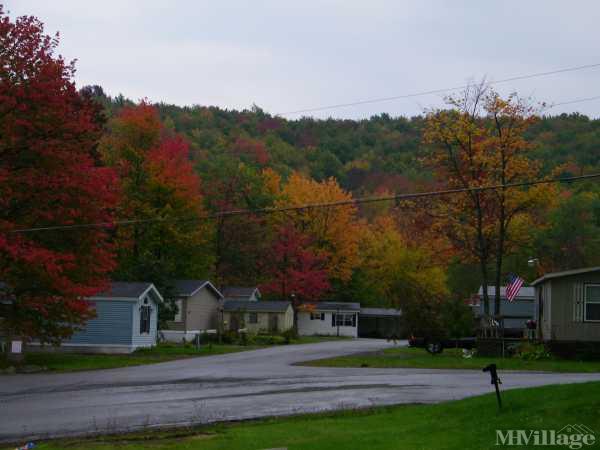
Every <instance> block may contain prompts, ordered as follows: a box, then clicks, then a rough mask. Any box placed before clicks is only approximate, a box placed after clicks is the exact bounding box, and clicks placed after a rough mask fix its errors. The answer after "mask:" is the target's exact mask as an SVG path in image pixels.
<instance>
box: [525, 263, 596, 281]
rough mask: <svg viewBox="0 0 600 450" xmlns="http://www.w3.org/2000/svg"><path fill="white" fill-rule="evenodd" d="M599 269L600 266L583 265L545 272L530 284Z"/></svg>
mask: <svg viewBox="0 0 600 450" xmlns="http://www.w3.org/2000/svg"><path fill="white" fill-rule="evenodd" d="M599 271H600V266H596V267H584V268H582V269H573V270H564V271H562V272H552V273H547V274H545V275H543V276H541V277H540V278H538V279H537V280H535V281H534V282H533V283H531V285H532V286H535V285H537V284H539V283H541V282H542V281H546V280H550V279H552V278H562V277H568V276H571V275H579V274H582V273H589V272H599Z"/></svg>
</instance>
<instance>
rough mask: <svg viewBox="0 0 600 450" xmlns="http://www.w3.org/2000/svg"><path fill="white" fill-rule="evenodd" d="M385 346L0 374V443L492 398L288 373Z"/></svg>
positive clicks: (513, 376) (303, 348)
mask: <svg viewBox="0 0 600 450" xmlns="http://www.w3.org/2000/svg"><path fill="white" fill-rule="evenodd" d="M391 345H392V344H389V343H387V342H385V341H382V340H374V339H358V340H348V341H332V342H323V343H318V344H305V345H291V346H280V347H272V348H267V349H263V350H254V351H248V352H241V353H233V354H228V355H220V356H210V357H201V358H194V359H185V360H180V361H172V362H167V363H161V364H154V365H149V366H138V367H128V368H122V369H110V370H99V371H94V372H77V373H70V374H39V375H6V376H0V441H14V440H18V439H24V438H38V439H39V438H43V437H58V436H65V435H78V434H86V433H97V432H115V431H125V430H132V429H138V428H140V427H152V426H159V425H184V424H190V423H207V422H214V421H224V420H240V419H249V418H257V417H264V416H275V415H286V414H297V413H305V412H315V411H324V410H333V409H341V408H353V407H365V406H373V405H390V404H400V403H433V402H439V401H443V400H451V399H460V398H464V397H468V396H472V395H478V394H483V393H487V392H491V388H492V387H491V386H490V380H489V376H488V374H484V373H482V372H480V371H466V370H465V371H462V370H460V371H459V370H430V369H370V368H364V369H360V368H326V367H301V366H294V365H292V364H294V363H298V362H302V361H307V360H311V359H318V358H326V357H331V356H339V355H344V354H351V353H358V352H367V351H374V350H379V349H383V348H386V347H389V346H391ZM501 377H502V381H503V382H504V384H503V388H504V389H511V388H517V387H528V386H540V385H544V384H556V383H576V382H583V381H592V380H600V374H558V373H539V372H538V373H535V372H505V373H504V374H501Z"/></svg>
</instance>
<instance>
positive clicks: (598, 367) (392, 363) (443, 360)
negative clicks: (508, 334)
mask: <svg viewBox="0 0 600 450" xmlns="http://www.w3.org/2000/svg"><path fill="white" fill-rule="evenodd" d="M492 362H494V363H496V364H497V365H498V368H499V369H500V370H537V371H548V372H600V362H599V361H570V360H561V359H547V360H537V361H526V360H523V359H520V358H517V357H514V358H485V357H477V356H475V357H472V358H464V357H463V353H462V350H461V349H445V350H444V352H443V353H441V354H438V355H430V354H429V353H427V352H426V351H425V350H423V349H420V348H408V347H396V348H390V349H386V350H383V351H380V352H375V353H368V354H360V355H348V356H340V357H337V358H330V359H320V360H316V361H309V362H306V363H304V365H310V366H319V367H380V368H394V367H411V368H419V369H425V368H430V369H481V368H482V367H484V366H487V365H488V364H490V363H492ZM599 431H600V430H599Z"/></svg>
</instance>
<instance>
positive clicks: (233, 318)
mask: <svg viewBox="0 0 600 450" xmlns="http://www.w3.org/2000/svg"><path fill="white" fill-rule="evenodd" d="M239 329H240V316H239V314H235V313H234V314H230V315H229V330H230V331H237V330H239Z"/></svg>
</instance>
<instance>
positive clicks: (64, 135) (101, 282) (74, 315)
mask: <svg viewBox="0 0 600 450" xmlns="http://www.w3.org/2000/svg"><path fill="white" fill-rule="evenodd" d="M57 46H58V36H55V37H54V38H51V37H50V36H47V35H45V34H44V27H43V24H42V23H41V22H40V21H39V20H37V19H36V18H34V17H19V18H17V19H16V20H15V21H14V22H11V20H10V18H9V17H8V16H7V15H6V14H5V13H4V11H3V9H2V6H0V280H1V281H2V282H3V283H5V286H4V291H5V292H4V295H5V296H8V297H9V298H10V299H11V304H10V306H8V308H7V310H6V311H5V313H4V316H5V326H6V328H7V329H8V332H9V334H12V335H17V336H22V337H23V338H25V339H34V338H35V339H39V340H40V341H41V342H53V343H57V342H59V341H60V340H62V339H64V338H67V337H68V336H70V335H71V334H72V332H73V331H74V330H75V329H77V328H78V327H80V326H81V325H83V324H84V323H85V321H86V320H87V319H89V318H90V317H92V316H93V315H94V312H93V310H91V309H90V308H89V306H88V303H87V302H86V301H85V300H84V298H85V297H88V296H91V295H94V294H96V293H98V292H99V291H101V290H102V289H104V288H106V287H107V281H108V276H109V273H110V272H111V270H113V268H114V258H113V247H112V245H111V243H110V236H109V233H108V230H107V229H106V228H102V227H82V228H72V229H68V230H55V231H36V232H27V233H19V232H16V230H19V229H27V228H43V227H52V226H56V225H83V224H89V223H97V222H102V223H107V222H111V221H112V220H113V219H114V215H113V208H114V205H115V203H116V201H117V199H118V196H117V192H116V190H115V186H116V176H115V173H114V171H113V170H112V169H109V168H106V167H103V166H102V164H101V162H100V159H99V157H98V153H97V151H96V144H97V141H98V138H99V136H100V132H101V124H102V123H101V122H102V121H101V116H100V111H99V108H98V107H97V106H96V105H95V104H94V103H93V102H92V100H91V99H90V98H89V97H87V96H85V95H80V94H79V93H78V92H77V90H76V89H75V84H74V83H73V81H72V78H73V75H74V72H75V67H74V64H73V63H67V62H65V61H64V60H63V58H62V57H60V56H56V55H55V54H54V52H55V50H56V47H57Z"/></svg>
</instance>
